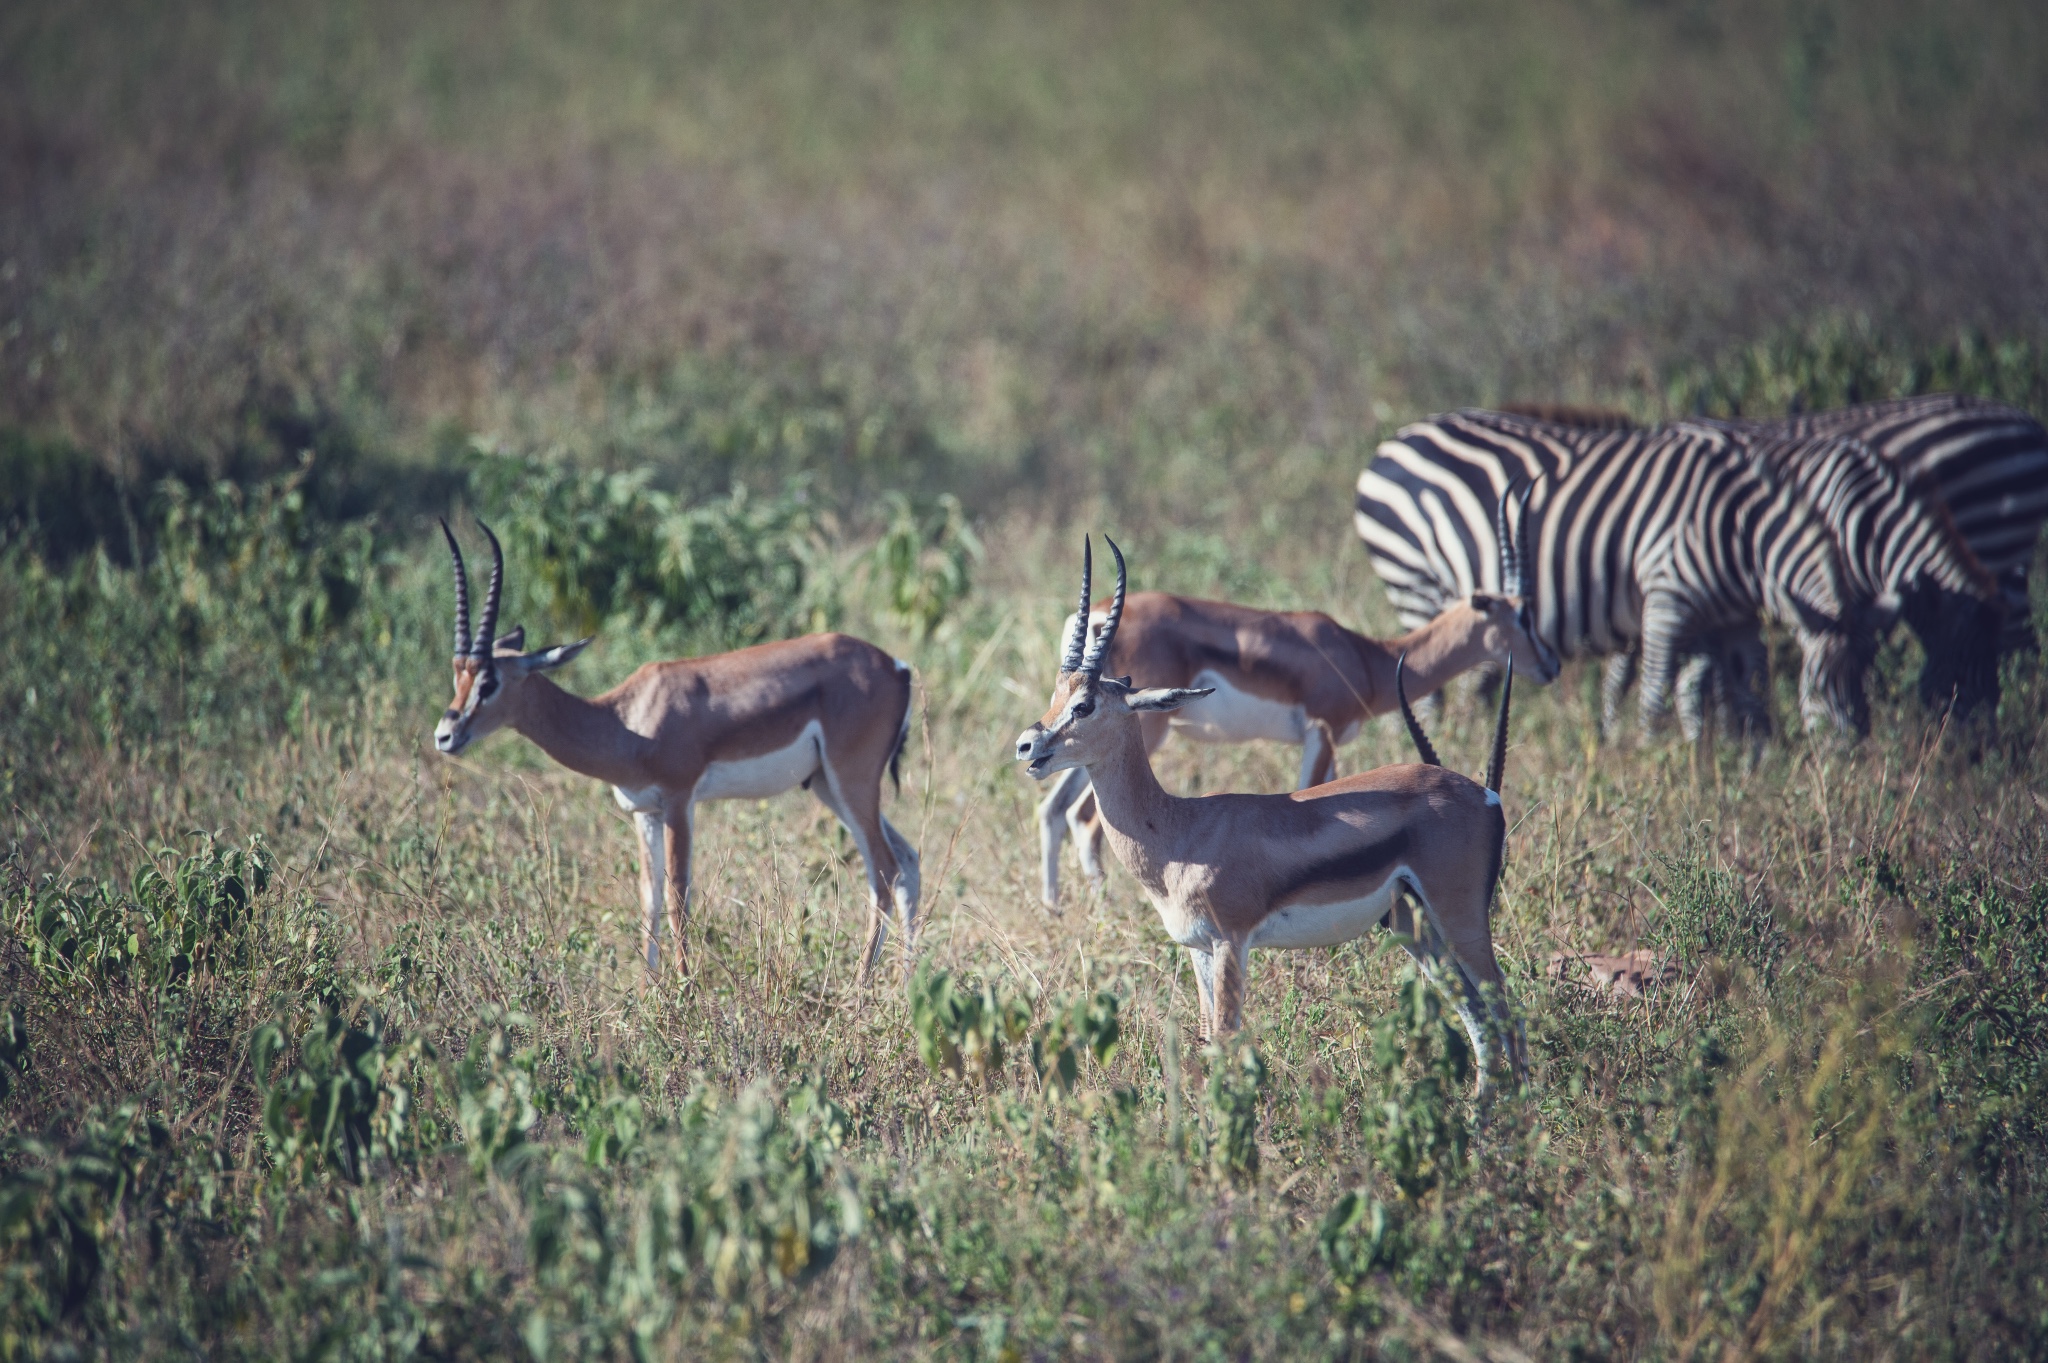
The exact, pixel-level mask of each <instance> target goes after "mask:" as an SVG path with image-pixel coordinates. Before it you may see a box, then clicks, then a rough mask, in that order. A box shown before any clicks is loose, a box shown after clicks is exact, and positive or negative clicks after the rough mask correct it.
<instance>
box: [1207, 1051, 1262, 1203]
mask: <svg viewBox="0 0 2048 1363" xmlns="http://www.w3.org/2000/svg"><path fill="white" fill-rule="evenodd" d="M1202 1055H1203V1058H1204V1059H1205V1060H1207V1061H1208V1063H1209V1089H1208V1106H1209V1125H1210V1137H1209V1163H1210V1165H1211V1167H1212V1168H1213V1169H1214V1171H1215V1173H1216V1177H1217V1178H1219V1179H1222V1180H1230V1179H1248V1178H1251V1177H1253V1176H1254V1175H1256V1174H1257V1173H1258V1172H1259V1105H1260V1099H1261V1098H1262V1097H1263V1095H1264V1094H1265V1091H1266V1062H1265V1061H1264V1060H1262V1059H1260V1057H1259V1053H1258V1051H1257V1049H1256V1048H1254V1047H1253V1046H1252V1044H1251V1043H1250V1042H1248V1041H1238V1042H1233V1043H1231V1044H1229V1045H1212V1046H1209V1047H1207V1048H1206V1049H1205V1050H1204V1051H1203V1052H1202Z"/></svg>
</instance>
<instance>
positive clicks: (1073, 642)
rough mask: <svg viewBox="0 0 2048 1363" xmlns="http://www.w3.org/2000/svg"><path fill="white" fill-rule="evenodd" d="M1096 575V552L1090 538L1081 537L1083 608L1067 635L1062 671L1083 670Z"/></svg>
mask: <svg viewBox="0 0 2048 1363" xmlns="http://www.w3.org/2000/svg"><path fill="white" fill-rule="evenodd" d="M1094 575H1095V551H1094V550H1093V549H1092V548H1090V547H1089V542H1088V536H1086V535H1083V536H1081V607H1080V610H1079V611H1077V612H1076V613H1075V616H1074V628H1073V629H1072V630H1070V631H1068V633H1067V651H1066V653H1065V654H1064V655H1062V656H1061V658H1060V671H1062V672H1078V671H1080V670H1081V654H1082V650H1083V646H1084V645H1085V644H1086V643H1087V642H1088V597H1089V594H1090V592H1091V591H1092V590H1093V587H1092V579H1093V577H1094Z"/></svg>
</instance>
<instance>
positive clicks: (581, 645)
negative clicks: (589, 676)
mask: <svg viewBox="0 0 2048 1363" xmlns="http://www.w3.org/2000/svg"><path fill="white" fill-rule="evenodd" d="M596 637H597V636H596V635H594V634H593V635H591V636H590V638H591V639H595V638H596ZM589 646H590V639H578V640H577V641H576V642H575V643H573V644H556V645H555V646H554V647H552V648H538V649H535V650H534V651H533V652H531V653H522V654H520V655H519V657H518V659H517V661H518V663H519V667H520V670H521V671H523V672H551V671H553V670H554V669H555V668H558V667H560V666H562V664H564V663H567V662H570V661H572V660H573V659H574V658H575V657H576V655H577V654H579V653H581V652H582V651H583V650H584V649H586V648H588V647H589ZM507 661H508V662H509V661H513V660H511V659H507Z"/></svg>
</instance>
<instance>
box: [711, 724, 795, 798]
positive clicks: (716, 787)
mask: <svg viewBox="0 0 2048 1363" xmlns="http://www.w3.org/2000/svg"><path fill="white" fill-rule="evenodd" d="M823 745H824V730H823V728H821V727H820V726H819V724H818V721H817V720H815V719H814V720H812V721H811V722H810V723H808V724H806V725H804V730H803V732H802V733H800V734H798V735H797V736H796V740H795V741H794V742H792V743H791V744H789V746H788V747H784V748H777V749H776V750H775V751H774V752H766V753H762V754H761V755H760V756H758V757H743V758H740V759H739V760H738V761H733V762H713V763H712V764H711V765H710V766H708V767H706V768H704V775H703V776H702V777H701V778H699V779H698V781H697V788H696V790H694V791H692V792H691V793H690V798H691V799H692V800H693V801H694V800H765V799H767V798H768V797H769V796H771V795H780V794H782V792H783V791H785V790H788V789H789V788H790V787H791V786H793V785H795V784H796V783H797V782H799V781H801V780H803V779H804V778H806V777H808V776H810V775H811V774H812V773H813V772H815V771H817V770H818V760H819V759H818V754H819V753H820V752H821V751H823Z"/></svg>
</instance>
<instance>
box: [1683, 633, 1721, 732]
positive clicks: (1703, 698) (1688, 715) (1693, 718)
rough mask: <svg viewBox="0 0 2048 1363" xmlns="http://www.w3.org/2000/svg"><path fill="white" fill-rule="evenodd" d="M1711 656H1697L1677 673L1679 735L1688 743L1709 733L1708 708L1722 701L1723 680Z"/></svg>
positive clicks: (1686, 662) (1688, 660)
mask: <svg viewBox="0 0 2048 1363" xmlns="http://www.w3.org/2000/svg"><path fill="white" fill-rule="evenodd" d="M1718 670H1719V669H1718V668H1716V667H1715V665H1714V655H1713V654H1712V653H1695V654H1693V655H1692V656H1691V657H1689V658H1687V659H1686V660H1685V666H1684V667H1682V668H1680V669H1679V671H1678V732H1679V733H1681V734H1683V735H1685V741H1686V742H1688V743H1697V742H1699V741H1700V735H1701V734H1703V733H1705V732H1706V731H1707V705H1708V702H1709V700H1710V699H1713V700H1718V699H1720V692H1721V687H1720V685H1719V681H1720V678H1719V677H1718V676H1717V675H1716V674H1717V672H1718Z"/></svg>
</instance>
